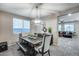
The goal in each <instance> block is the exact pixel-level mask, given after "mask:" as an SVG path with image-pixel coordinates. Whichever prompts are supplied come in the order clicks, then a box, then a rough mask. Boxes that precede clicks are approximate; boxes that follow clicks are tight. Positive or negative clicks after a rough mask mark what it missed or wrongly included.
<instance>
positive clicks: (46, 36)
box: [42, 33, 51, 52]
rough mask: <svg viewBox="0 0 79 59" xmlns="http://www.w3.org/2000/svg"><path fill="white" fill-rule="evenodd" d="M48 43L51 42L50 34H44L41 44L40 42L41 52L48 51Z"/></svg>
mask: <svg viewBox="0 0 79 59" xmlns="http://www.w3.org/2000/svg"><path fill="white" fill-rule="evenodd" d="M50 41H51V34H47V33H46V34H44V37H43V42H42V46H43V47H42V51H43V52H46V51H48V50H49V47H50Z"/></svg>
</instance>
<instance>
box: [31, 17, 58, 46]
mask: <svg viewBox="0 0 79 59" xmlns="http://www.w3.org/2000/svg"><path fill="white" fill-rule="evenodd" d="M41 20H42V21H43V22H44V23H45V24H46V28H49V27H51V28H52V33H53V37H54V45H57V43H58V33H57V17H56V16H52V17H46V18H43V19H41ZM31 24H32V26H31V28H32V32H36V31H38V32H39V33H41V32H42V30H41V26H39V25H38V29H36V28H37V27H36V26H35V24H33V22H32V21H31ZM40 30H41V31H40Z"/></svg>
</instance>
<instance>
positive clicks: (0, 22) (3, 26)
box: [0, 12, 25, 46]
mask: <svg viewBox="0 0 79 59" xmlns="http://www.w3.org/2000/svg"><path fill="white" fill-rule="evenodd" d="M14 16H15V17H18V18H22V19H25V17H22V16H17V15H13V14H10V13H7V12H0V42H4V41H7V42H8V45H9V46H10V45H12V44H14V43H15V42H16V41H17V38H18V37H17V35H16V34H14V33H13V17H14Z"/></svg>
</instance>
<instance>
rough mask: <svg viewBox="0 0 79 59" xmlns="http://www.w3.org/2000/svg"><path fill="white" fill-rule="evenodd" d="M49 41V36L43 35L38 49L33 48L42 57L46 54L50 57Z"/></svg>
mask: <svg viewBox="0 0 79 59" xmlns="http://www.w3.org/2000/svg"><path fill="white" fill-rule="evenodd" d="M50 41H51V34H47V33H46V34H44V35H43V39H42V44H41V45H40V46H38V47H35V50H36V51H37V52H38V53H40V54H42V56H43V55H44V54H46V53H48V55H49V56H50Z"/></svg>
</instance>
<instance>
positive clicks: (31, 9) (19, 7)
mask: <svg viewBox="0 0 79 59" xmlns="http://www.w3.org/2000/svg"><path fill="white" fill-rule="evenodd" d="M37 6H38V8H37ZM77 6H79V4H78V3H0V10H1V11H5V12H10V13H13V14H17V15H21V16H26V17H31V18H36V17H37V15H38V16H39V17H44V16H48V15H53V14H58V13H60V12H62V11H65V10H68V9H71V8H74V7H77Z"/></svg>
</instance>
